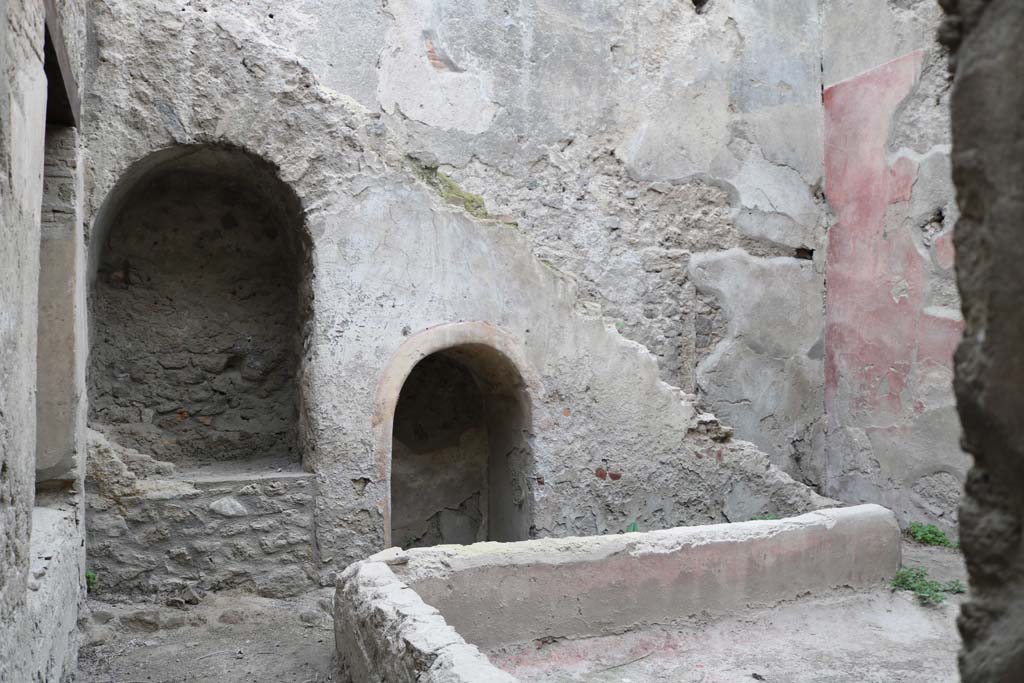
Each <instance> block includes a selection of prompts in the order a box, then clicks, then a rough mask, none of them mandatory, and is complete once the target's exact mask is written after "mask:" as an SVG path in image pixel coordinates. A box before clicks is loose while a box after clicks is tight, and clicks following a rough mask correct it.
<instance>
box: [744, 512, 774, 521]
mask: <svg viewBox="0 0 1024 683" xmlns="http://www.w3.org/2000/svg"><path fill="white" fill-rule="evenodd" d="M778 519H779V518H778V517H777V516H776V515H769V514H764V515H757V516H756V517H751V518H750V521H751V522H776V521H778Z"/></svg>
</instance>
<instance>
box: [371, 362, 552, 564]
mask: <svg viewBox="0 0 1024 683" xmlns="http://www.w3.org/2000/svg"><path fill="white" fill-rule="evenodd" d="M529 435H530V415H529V403H528V399H527V394H526V391H525V385H524V382H523V378H522V377H521V375H520V373H519V371H518V370H517V369H516V366H515V365H514V364H513V363H512V361H511V360H509V358H508V357H507V356H505V355H504V354H502V353H501V352H499V351H497V350H496V349H494V348H492V347H490V346H487V345H485V344H478V343H468V344H460V345H457V346H453V347H450V348H445V349H443V350H439V351H436V352H434V353H431V354H429V355H427V356H425V357H424V358H422V360H420V361H419V362H418V363H416V365H415V366H414V367H413V368H412V370H411V371H410V372H409V374H408V376H407V378H406V379H405V382H404V383H403V385H402V388H401V392H400V393H399V396H398V401H397V404H396V406H395V412H394V422H393V427H392V444H391V482H390V505H391V542H392V544H394V545H398V546H401V547H403V548H410V547H419V546H429V545H438V544H442V543H462V544H466V543H474V542H477V541H520V540H525V539H527V538H528V537H529V529H530V521H531V520H530V514H531V509H530V507H531V506H530V487H529V472H530V468H531V467H532V458H531V455H530V445H529Z"/></svg>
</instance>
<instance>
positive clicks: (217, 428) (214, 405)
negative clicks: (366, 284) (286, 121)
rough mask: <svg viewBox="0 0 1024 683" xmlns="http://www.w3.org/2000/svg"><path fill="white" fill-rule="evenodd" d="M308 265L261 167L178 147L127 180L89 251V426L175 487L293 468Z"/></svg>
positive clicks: (247, 159)
mask: <svg viewBox="0 0 1024 683" xmlns="http://www.w3.org/2000/svg"><path fill="white" fill-rule="evenodd" d="M310 260H311V254H310V243H309V238H308V235H307V232H306V230H305V226H304V220H303V212H302V207H301V202H300V201H299V199H298V197H297V196H296V195H295V193H294V191H293V190H292V189H291V188H290V187H289V186H288V185H287V184H285V183H284V182H283V181H281V180H280V178H279V177H278V174H277V169H276V168H275V167H274V166H273V165H271V164H270V163H268V162H266V161H264V160H263V159H261V158H259V157H257V156H255V155H253V154H250V153H248V152H246V151H244V150H241V149H238V148H232V147H220V146H210V145H182V146H175V147H171V148H168V149H165V150H161V151H159V152H155V153H153V154H151V155H149V156H148V157H146V158H145V159H143V160H141V161H139V162H137V163H136V164H135V165H133V166H132V167H131V168H130V169H129V170H128V171H127V172H126V173H125V174H124V175H123V177H122V178H121V179H120V180H119V181H118V183H117V184H116V186H115V187H114V189H113V190H112V191H111V192H110V194H109V195H108V196H107V198H106V200H105V201H104V203H103V205H102V206H101V208H100V210H99V211H98V212H97V215H96V219H95V221H94V222H93V225H92V230H91V235H90V245H89V264H90V269H89V274H90V285H91V286H90V308H91V320H90V337H91V352H90V358H89V378H88V392H89V422H90V426H92V427H93V428H94V429H97V430H99V431H102V432H104V433H105V434H106V435H107V437H108V438H110V439H112V440H114V441H116V442H117V443H119V444H121V445H123V446H127V447H130V448H134V449H137V450H139V451H141V452H143V453H147V454H150V455H152V456H154V457H156V458H157V459H159V460H164V461H169V462H173V463H174V464H175V465H176V466H177V467H178V469H179V470H180V471H193V470H200V471H211V472H212V471H215V470H220V469H243V470H246V471H260V470H266V469H272V470H275V471H276V470H277V469H278V468H280V469H282V470H286V469H298V468H300V467H301V453H300V443H301V439H300V438H299V437H300V435H299V434H298V431H299V419H298V416H299V413H300V410H299V407H300V402H301V396H300V394H299V391H300V387H301V382H300V381H299V376H300V374H301V369H302V368H301V359H302V356H303V354H302V349H303V346H304V343H305V336H306V335H305V328H306V322H307V320H308V317H309V315H308V312H309V310H310V308H311V306H310V287H309V277H310Z"/></svg>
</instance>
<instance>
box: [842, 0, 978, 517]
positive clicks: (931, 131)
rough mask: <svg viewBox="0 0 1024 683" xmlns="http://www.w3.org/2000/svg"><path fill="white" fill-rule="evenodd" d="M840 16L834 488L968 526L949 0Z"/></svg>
mask: <svg viewBox="0 0 1024 683" xmlns="http://www.w3.org/2000/svg"><path fill="white" fill-rule="evenodd" d="M846 10H850V11H846ZM826 16H827V17H829V21H827V22H826V25H827V27H828V29H827V31H826V42H825V51H824V55H825V60H826V61H825V62H824V64H825V73H826V90H825V93H824V102H825V117H826V123H825V130H826V142H825V169H826V170H825V174H826V186H825V191H826V196H827V198H828V201H829V204H830V206H831V208H832V210H833V211H834V212H835V225H833V226H832V227H831V229H830V230H829V234H828V255H827V268H826V272H825V280H826V283H827V291H828V294H827V304H826V314H825V317H826V323H825V327H826V332H825V359H826V361H825V362H826V365H825V411H826V419H827V437H826V445H825V453H824V459H823V462H822V465H823V467H824V470H825V476H824V489H823V490H824V492H826V493H827V494H828V495H832V496H835V497H837V498H839V499H841V500H846V501H851V502H866V501H872V502H878V503H881V504H883V505H886V506H888V507H890V508H892V509H893V510H894V511H896V513H897V515H898V517H899V519H900V521H901V523H903V524H906V523H908V522H909V521H910V520H915V519H919V520H926V521H928V522H934V523H936V524H939V525H940V526H942V527H944V528H946V529H947V530H950V531H953V532H955V530H956V519H957V512H956V511H957V505H958V502H959V498H960V490H961V487H962V483H963V480H964V475H965V472H966V467H967V460H966V457H965V456H964V455H963V454H962V452H961V451H960V448H959V443H958V438H959V428H960V427H959V422H958V420H957V417H956V413H955V409H954V402H953V395H952V390H951V381H952V353H953V348H954V346H955V344H956V340H957V339H958V337H959V334H960V329H961V326H962V322H961V317H960V313H959V310H958V309H959V301H958V297H957V294H956V291H955V287H954V284H953V270H952V269H953V247H952V240H951V237H952V232H951V231H952V226H953V223H954V222H955V220H956V215H957V210H956V207H955V206H954V205H953V201H952V200H953V189H952V185H951V182H952V181H951V179H950V161H949V129H948V127H949V123H948V91H949V82H948V78H947V76H946V71H945V66H944V54H943V52H942V49H941V48H940V46H939V45H938V44H936V43H935V41H934V37H933V32H934V30H935V28H936V27H937V25H938V19H939V9H938V7H937V6H935V5H933V4H932V3H925V2H912V3H909V4H907V3H893V4H892V6H889V7H886V6H885V3H865V6H863V7H860V8H858V9H854V8H852V7H850V6H849V5H848V4H847V3H836V4H835V5H834V6H833V7H832V8H831V10H830V12H829V13H827V15H826ZM864 31H870V32H871V35H876V36H877V41H878V52H877V53H872V52H870V51H867V50H864V49H862V48H856V49H854V48H853V47H852V46H850V45H849V43H850V36H851V35H862V34H863V33H862V32H864ZM901 50H907V51H906V52H904V53H902V54H901V53H900V51H901ZM890 56H891V57H896V58H895V59H893V60H892V61H886V62H885V63H881V64H880V63H879V61H878V60H879V59H883V60H884V59H886V58H888V57H890ZM873 60H874V61H873ZM858 71H860V72H862V73H857V72H858ZM829 76H832V77H837V78H845V80H842V81H840V82H838V83H835V84H830V83H829V81H828V80H827V79H828V77H829Z"/></svg>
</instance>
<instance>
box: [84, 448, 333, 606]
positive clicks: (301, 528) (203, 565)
mask: <svg viewBox="0 0 1024 683" xmlns="http://www.w3.org/2000/svg"><path fill="white" fill-rule="evenodd" d="M261 470H262V468H256V471H252V472H237V471H233V472H232V473H231V474H230V475H224V474H221V475H220V476H216V475H210V476H203V477H191V478H187V477H183V476H182V475H180V474H179V473H177V472H176V470H175V467H174V465H173V464H172V463H169V462H165V461H160V460H156V459H154V458H153V457H151V456H149V455H147V454H144V453H140V452H138V451H136V450H133V449H130V448H124V447H122V446H119V445H117V444H115V443H112V442H110V441H108V440H107V439H106V438H105V437H104V436H103V435H102V434H100V433H98V432H92V431H90V436H89V472H88V481H89V488H88V489H87V494H86V503H87V514H88V520H89V534H88V549H87V550H88V564H89V569H90V570H91V571H93V572H95V573H96V577H97V580H96V591H97V593H98V594H100V595H107V596H138V595H140V594H141V595H152V594H157V595H162V596H165V597H166V596H168V595H171V596H172V597H173V596H174V595H175V594H178V593H183V592H184V591H185V590H186V589H188V588H192V587H195V588H199V589H201V590H222V589H226V588H235V587H241V588H245V589H248V590H251V591H253V592H256V593H259V594H260V595H265V596H269V597H283V596H288V595H295V594H297V593H300V592H302V591H303V590H306V589H308V588H310V587H311V586H312V585H314V583H313V582H314V580H315V576H316V575H315V572H316V567H315V565H314V560H315V551H314V549H313V519H312V509H313V483H312V475H309V474H304V473H267V472H266V471H261Z"/></svg>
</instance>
